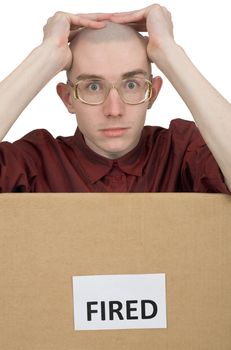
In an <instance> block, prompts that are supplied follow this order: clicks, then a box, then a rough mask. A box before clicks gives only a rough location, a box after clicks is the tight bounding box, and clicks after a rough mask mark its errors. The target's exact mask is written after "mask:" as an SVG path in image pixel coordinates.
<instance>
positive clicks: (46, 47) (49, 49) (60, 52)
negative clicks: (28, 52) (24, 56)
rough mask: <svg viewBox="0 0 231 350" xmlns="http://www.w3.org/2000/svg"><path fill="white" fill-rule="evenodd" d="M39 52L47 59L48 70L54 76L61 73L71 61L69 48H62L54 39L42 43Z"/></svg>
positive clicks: (38, 48)
mask: <svg viewBox="0 0 231 350" xmlns="http://www.w3.org/2000/svg"><path fill="white" fill-rule="evenodd" d="M37 50H39V51H40V53H41V54H42V55H43V57H44V58H47V62H46V64H47V68H49V69H50V70H51V72H53V73H54V74H57V73H59V72H60V71H62V70H64V69H65V68H66V67H67V66H68V62H69V61H70V60H71V58H70V57H69V56H70V55H71V53H70V50H69V48H65V47H60V46H58V45H57V43H56V42H55V41H54V40H53V39H46V40H44V41H43V42H42V44H41V45H40V46H38V47H37Z"/></svg>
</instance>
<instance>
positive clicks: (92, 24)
mask: <svg viewBox="0 0 231 350" xmlns="http://www.w3.org/2000/svg"><path fill="white" fill-rule="evenodd" d="M105 25H106V24H105V22H104V21H103V20H100V21H98V20H93V19H89V18H86V17H82V16H79V15H78V16H74V15H73V16H70V27H71V30H72V29H78V28H81V27H88V28H94V29H100V28H103V27H105Z"/></svg>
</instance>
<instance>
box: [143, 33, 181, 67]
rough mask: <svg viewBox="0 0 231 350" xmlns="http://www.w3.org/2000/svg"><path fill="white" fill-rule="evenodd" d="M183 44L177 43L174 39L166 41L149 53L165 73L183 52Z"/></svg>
mask: <svg viewBox="0 0 231 350" xmlns="http://www.w3.org/2000/svg"><path fill="white" fill-rule="evenodd" d="M183 52H184V51H183V49H182V47H181V46H179V45H178V44H176V42H175V41H174V40H169V41H166V42H165V43H164V44H162V45H160V46H159V47H158V48H155V50H152V52H151V53H150V54H149V57H150V59H151V61H152V62H153V63H155V64H156V65H157V67H158V68H159V69H160V70H161V71H162V72H163V73H164V72H165V70H166V69H167V68H168V67H169V66H171V65H172V63H173V61H175V60H176V58H177V56H178V55H181V54H182V53H183Z"/></svg>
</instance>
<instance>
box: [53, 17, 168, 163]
mask: <svg viewBox="0 0 231 350" xmlns="http://www.w3.org/2000/svg"><path fill="white" fill-rule="evenodd" d="M70 48H71V51H72V55H73V61H72V67H71V70H70V71H69V72H68V73H67V74H68V79H69V80H70V81H71V82H73V83H75V82H76V81H79V80H84V81H85V80H88V79H90V80H91V81H93V83H94V82H98V80H101V79H102V81H103V86H105V85H106V86H107V85H108V86H110V84H112V85H113V86H116V87H118V90H116V89H115V88H111V89H110V90H108V91H109V93H108V95H107V96H106V97H105V100H104V101H102V103H100V104H96V105H91V104H87V103H84V102H83V101H81V100H80V99H78V98H77V99H76V98H75V97H74V94H73V89H72V87H71V86H70V84H68V85H64V84H58V86H57V91H58V94H59V96H60V97H61V98H62V100H63V102H64V103H65V105H66V106H67V108H68V110H69V112H70V113H74V114H76V117H77V122H78V127H79V129H80V131H81V132H82V134H83V135H84V138H85V142H86V143H87V145H88V146H89V147H90V148H91V149H92V150H93V151H95V152H96V153H98V154H101V155H102V156H105V157H108V158H119V157H121V156H123V155H124V154H126V153H128V152H129V151H130V150H132V149H133V148H134V147H135V146H136V145H137V143H138V142H139V139H140V136H141V132H142V129H143V126H144V122H145V117H146V112H147V109H148V108H150V107H151V105H152V103H153V102H154V100H155V98H156V96H157V95H158V92H159V90H160V88H161V84H162V80H161V78H160V77H156V78H154V79H152V77H151V65H150V62H149V60H148V57H147V52H146V40H145V39H144V38H143V37H142V36H141V35H140V34H139V33H137V32H136V31H135V30H134V29H132V28H131V27H128V26H126V25H121V24H115V23H111V22H108V23H107V25H106V26H105V27H104V28H102V29H97V30H95V29H87V28H84V29H81V30H80V31H79V33H78V34H77V35H76V37H75V39H74V40H73V41H72V43H71V45H70ZM125 78H126V81H125V83H122V84H121V80H123V81H124V79H125ZM127 79H129V80H127ZM136 79H137V80H136ZM139 79H140V80H139ZM145 80H151V82H152V97H151V98H150V99H149V100H147V101H145V102H142V103H139V104H129V103H127V102H126V99H122V98H123V96H122V98H121V96H120V95H119V93H121V92H122V94H123V95H124V91H125V89H126V88H127V86H128V87H129V89H130V88H131V89H133V88H134V86H135V85H134V82H135V84H137V82H138V84H139V82H141V83H143V82H145ZM105 81H106V82H105ZM123 84H126V87H124V85H123ZM147 84H148V83H147ZM80 86H81V85H80ZM84 86H87V88H88V85H84ZM90 88H91V89H92V88H94V89H98V88H99V85H98V84H93V85H90ZM125 92H126V91H125ZM129 94H130V95H131V93H130V92H129ZM80 97H81V96H80ZM87 102H88V101H87ZM135 102H136V100H135ZM138 102H139V101H138Z"/></svg>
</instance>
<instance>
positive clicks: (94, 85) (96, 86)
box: [88, 82, 101, 92]
mask: <svg viewBox="0 0 231 350" xmlns="http://www.w3.org/2000/svg"><path fill="white" fill-rule="evenodd" d="M100 87H101V86H100V83H97V82H92V83H90V84H89V85H88V90H90V91H91V92H97V91H99V90H100Z"/></svg>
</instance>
